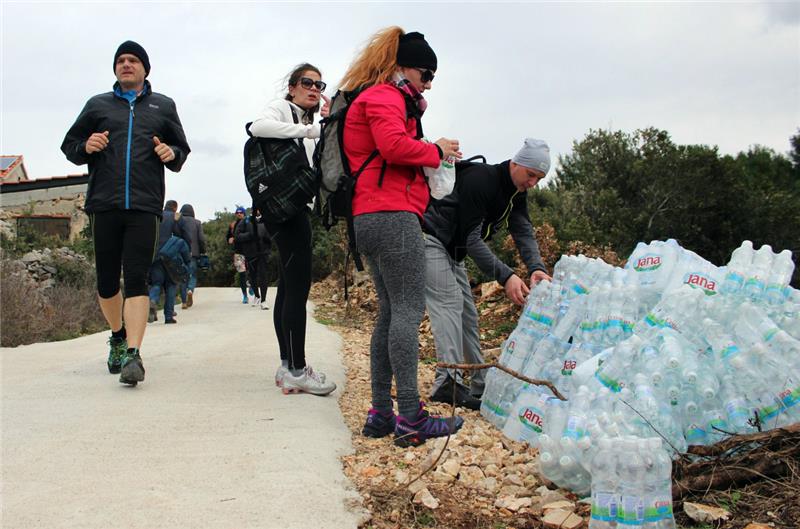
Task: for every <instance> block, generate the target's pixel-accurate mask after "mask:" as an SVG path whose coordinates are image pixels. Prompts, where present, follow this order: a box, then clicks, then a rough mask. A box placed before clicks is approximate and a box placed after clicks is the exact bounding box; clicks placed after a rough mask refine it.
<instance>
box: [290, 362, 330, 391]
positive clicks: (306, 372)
mask: <svg viewBox="0 0 800 529" xmlns="http://www.w3.org/2000/svg"><path fill="white" fill-rule="evenodd" d="M335 389H336V384H334V383H333V382H327V381H326V380H325V375H324V374H323V373H315V372H314V370H313V369H311V366H309V365H307V366H306V367H305V368H304V369H303V372H302V373H301V374H300V375H299V376H294V375H292V373H291V371H290V372H288V373H286V374H285V375H284V376H283V394H284V395H288V394H289V393H311V394H312V395H327V394H329V393H332V392H333V391H334V390H335Z"/></svg>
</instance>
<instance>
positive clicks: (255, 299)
mask: <svg viewBox="0 0 800 529" xmlns="http://www.w3.org/2000/svg"><path fill="white" fill-rule="evenodd" d="M259 301H261V300H260V299H259V298H258V296H253V300H252V301H251V302H250V306H251V307H255V306H256V305H258V302H259Z"/></svg>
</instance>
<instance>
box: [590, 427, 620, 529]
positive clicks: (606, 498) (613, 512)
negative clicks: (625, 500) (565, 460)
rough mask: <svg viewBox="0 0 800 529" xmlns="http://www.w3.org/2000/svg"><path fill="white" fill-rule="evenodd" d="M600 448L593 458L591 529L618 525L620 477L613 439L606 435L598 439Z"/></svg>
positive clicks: (608, 528)
mask: <svg viewBox="0 0 800 529" xmlns="http://www.w3.org/2000/svg"><path fill="white" fill-rule="evenodd" d="M598 446H599V447H600V449H599V450H598V451H597V453H596V454H595V456H594V457H593V458H592V464H591V470H592V515H591V518H590V519H589V529H612V528H615V527H617V511H618V506H619V491H618V487H619V477H618V476H617V458H616V454H615V453H614V451H613V450H612V441H611V439H609V438H608V437H604V438H602V439H600V440H599V441H598Z"/></svg>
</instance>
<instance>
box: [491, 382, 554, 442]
mask: <svg viewBox="0 0 800 529" xmlns="http://www.w3.org/2000/svg"><path fill="white" fill-rule="evenodd" d="M549 398H550V397H548V396H547V395H546V394H545V393H542V392H541V391H540V390H539V389H538V388H537V387H536V386H533V385H530V384H525V385H523V387H522V390H521V391H520V394H519V396H518V397H517V401H516V403H515V404H514V407H513V409H512V412H511V413H510V414H509V416H508V419H507V420H506V424H505V425H504V426H503V435H505V436H506V437H508V438H509V439H511V440H513V441H525V442H527V443H528V444H530V445H531V446H538V445H539V436H540V435H541V434H542V433H543V432H544V417H545V414H544V410H545V404H546V402H547V400H548V399H549Z"/></svg>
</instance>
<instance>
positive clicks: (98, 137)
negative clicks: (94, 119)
mask: <svg viewBox="0 0 800 529" xmlns="http://www.w3.org/2000/svg"><path fill="white" fill-rule="evenodd" d="M106 147H108V131H104V132H95V133H94V134H92V135H91V136H89V139H88V140H86V154H92V153H94V152H100V151H102V150H103V149H105V148H106Z"/></svg>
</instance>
